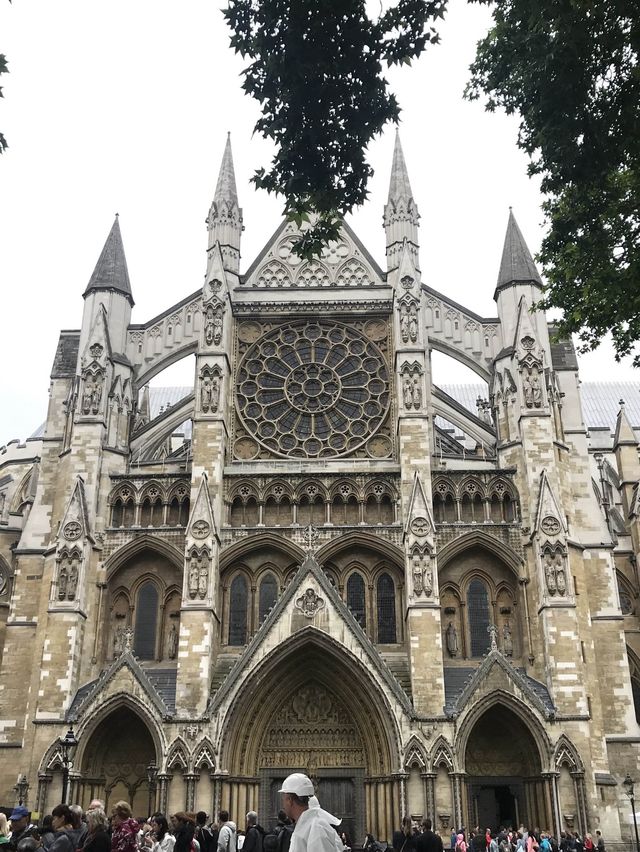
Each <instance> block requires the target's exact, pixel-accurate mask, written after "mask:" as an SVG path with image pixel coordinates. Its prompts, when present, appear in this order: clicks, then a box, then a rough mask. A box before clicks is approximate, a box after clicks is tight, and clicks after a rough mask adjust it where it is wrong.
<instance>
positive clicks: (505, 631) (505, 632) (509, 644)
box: [502, 621, 513, 657]
mask: <svg viewBox="0 0 640 852" xmlns="http://www.w3.org/2000/svg"><path fill="white" fill-rule="evenodd" d="M502 653H503V654H504V655H505V657H512V656H513V636H512V635H511V626H510V625H509V622H508V621H505V623H504V627H503V628H502Z"/></svg>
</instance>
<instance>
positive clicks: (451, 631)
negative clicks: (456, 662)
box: [445, 621, 459, 657]
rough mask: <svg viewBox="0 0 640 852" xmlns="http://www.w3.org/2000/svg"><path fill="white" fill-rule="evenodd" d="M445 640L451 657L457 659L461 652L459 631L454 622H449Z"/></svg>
mask: <svg viewBox="0 0 640 852" xmlns="http://www.w3.org/2000/svg"><path fill="white" fill-rule="evenodd" d="M445 640H446V643H447V653H448V654H449V656H450V657H456V656H457V655H458V651H459V646H458V631H457V630H456V628H455V626H454V624H453V621H450V622H449V626H448V627H447V629H446V631H445Z"/></svg>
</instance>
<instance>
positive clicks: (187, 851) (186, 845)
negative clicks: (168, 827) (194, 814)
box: [171, 811, 196, 852]
mask: <svg viewBox="0 0 640 852" xmlns="http://www.w3.org/2000/svg"><path fill="white" fill-rule="evenodd" d="M171 824H172V826H173V835H174V837H175V839H176V843H175V846H174V847H173V849H174V852H191V844H192V842H193V835H194V834H195V831H196V826H195V821H194V820H191V819H189V815H188V814H186V813H185V812H184V811H178V813H175V814H173V815H172V816H171Z"/></svg>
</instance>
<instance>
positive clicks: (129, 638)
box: [124, 627, 133, 652]
mask: <svg viewBox="0 0 640 852" xmlns="http://www.w3.org/2000/svg"><path fill="white" fill-rule="evenodd" d="M132 650H133V628H131V627H125V629H124V651H125V652H126V651H132Z"/></svg>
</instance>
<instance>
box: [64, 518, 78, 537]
mask: <svg viewBox="0 0 640 852" xmlns="http://www.w3.org/2000/svg"><path fill="white" fill-rule="evenodd" d="M62 535H63V536H64V537H65V538H66V539H67V540H68V541H75V540H76V539H77V538H80V536H81V535H82V525H81V524H80V522H79V521H68V522H67V523H66V524H65V525H64V529H63V530H62Z"/></svg>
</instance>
